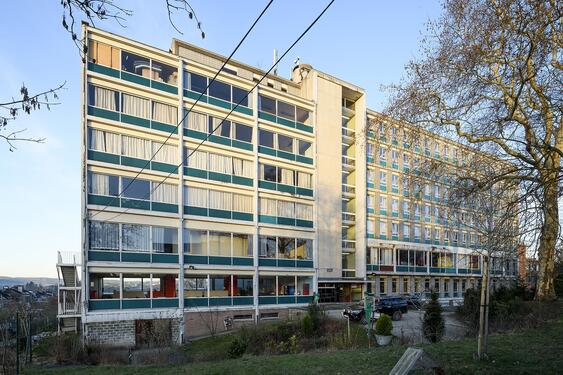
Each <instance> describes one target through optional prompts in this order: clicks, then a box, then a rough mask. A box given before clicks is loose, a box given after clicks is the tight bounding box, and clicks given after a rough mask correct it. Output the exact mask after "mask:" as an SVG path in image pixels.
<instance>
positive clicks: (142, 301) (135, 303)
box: [121, 298, 151, 309]
mask: <svg viewBox="0 0 563 375" xmlns="http://www.w3.org/2000/svg"><path fill="white" fill-rule="evenodd" d="M150 307H151V300H150V299H148V298H135V299H124V300H122V301H121V308H122V309H150Z"/></svg>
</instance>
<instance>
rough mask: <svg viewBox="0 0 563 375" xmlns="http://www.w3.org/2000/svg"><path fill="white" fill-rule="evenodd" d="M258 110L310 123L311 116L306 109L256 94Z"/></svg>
mask: <svg viewBox="0 0 563 375" xmlns="http://www.w3.org/2000/svg"><path fill="white" fill-rule="evenodd" d="M276 104H277V105H276ZM258 110H259V111H262V112H266V113H270V114H272V115H277V116H278V117H282V118H285V119H288V120H291V121H297V122H300V123H302V124H307V125H310V124H311V117H312V116H311V112H309V111H308V110H306V109H304V108H300V107H296V106H294V105H293V104H289V103H286V102H283V101H281V100H275V99H272V98H269V97H267V96H263V95H259V96H258Z"/></svg>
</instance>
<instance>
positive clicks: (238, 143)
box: [232, 139, 254, 151]
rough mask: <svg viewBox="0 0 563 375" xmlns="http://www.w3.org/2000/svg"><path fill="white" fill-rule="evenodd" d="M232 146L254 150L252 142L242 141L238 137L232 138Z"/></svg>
mask: <svg viewBox="0 0 563 375" xmlns="http://www.w3.org/2000/svg"><path fill="white" fill-rule="evenodd" d="M232 146H233V147H236V148H240V149H243V150H248V151H252V150H253V149H254V148H253V147H252V143H248V142H242V141H239V140H236V139H233V140H232Z"/></svg>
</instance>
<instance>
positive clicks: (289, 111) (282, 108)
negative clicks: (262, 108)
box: [278, 100, 295, 121]
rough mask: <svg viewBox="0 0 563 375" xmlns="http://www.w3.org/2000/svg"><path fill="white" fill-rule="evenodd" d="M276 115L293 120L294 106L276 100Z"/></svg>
mask: <svg viewBox="0 0 563 375" xmlns="http://www.w3.org/2000/svg"><path fill="white" fill-rule="evenodd" d="M278 116H279V117H283V118H286V119H288V120H292V121H293V120H295V106H293V105H291V104H288V103H285V102H282V101H279V100H278Z"/></svg>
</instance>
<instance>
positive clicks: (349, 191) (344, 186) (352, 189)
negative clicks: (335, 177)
mask: <svg viewBox="0 0 563 375" xmlns="http://www.w3.org/2000/svg"><path fill="white" fill-rule="evenodd" d="M342 192H343V193H345V194H351V195H354V194H356V187H355V186H352V185H347V184H342Z"/></svg>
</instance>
